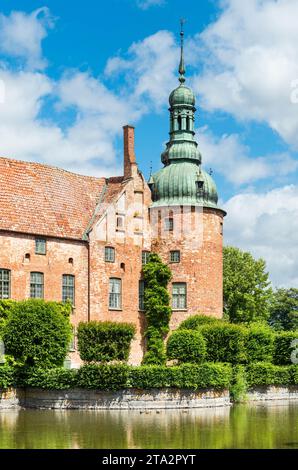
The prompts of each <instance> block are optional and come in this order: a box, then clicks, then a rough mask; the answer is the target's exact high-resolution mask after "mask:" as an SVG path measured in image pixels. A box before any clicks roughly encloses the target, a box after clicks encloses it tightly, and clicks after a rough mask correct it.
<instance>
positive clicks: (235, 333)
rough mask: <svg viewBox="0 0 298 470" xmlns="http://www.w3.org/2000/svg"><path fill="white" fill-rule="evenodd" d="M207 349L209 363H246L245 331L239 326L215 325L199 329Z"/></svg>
mask: <svg viewBox="0 0 298 470" xmlns="http://www.w3.org/2000/svg"><path fill="white" fill-rule="evenodd" d="M200 332H201V333H202V335H203V337H204V339H205V341H206V347H207V355H206V360H207V361H209V362H230V363H231V364H239V363H240V364H241V363H243V362H245V361H246V354H245V340H246V334H247V330H246V328H245V327H243V326H241V325H234V324H229V323H222V324H219V323H216V324H212V325H205V326H202V327H201V328H200Z"/></svg>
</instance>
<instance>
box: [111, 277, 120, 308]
mask: <svg viewBox="0 0 298 470" xmlns="http://www.w3.org/2000/svg"><path fill="white" fill-rule="evenodd" d="M109 287H110V289H109V308H110V309H115V310H120V309H121V305H122V302H121V279H116V278H114V277H112V278H111V279H110V286H109Z"/></svg>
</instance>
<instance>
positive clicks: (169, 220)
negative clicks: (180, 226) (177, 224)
mask: <svg viewBox="0 0 298 470" xmlns="http://www.w3.org/2000/svg"><path fill="white" fill-rule="evenodd" d="M165 230H167V232H172V231H173V230H174V219H173V217H168V218H167V219H165Z"/></svg>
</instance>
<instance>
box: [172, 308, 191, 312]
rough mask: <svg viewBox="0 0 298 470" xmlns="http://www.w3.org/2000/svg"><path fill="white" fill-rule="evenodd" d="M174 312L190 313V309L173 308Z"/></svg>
mask: <svg viewBox="0 0 298 470" xmlns="http://www.w3.org/2000/svg"><path fill="white" fill-rule="evenodd" d="M172 312H188V308H172Z"/></svg>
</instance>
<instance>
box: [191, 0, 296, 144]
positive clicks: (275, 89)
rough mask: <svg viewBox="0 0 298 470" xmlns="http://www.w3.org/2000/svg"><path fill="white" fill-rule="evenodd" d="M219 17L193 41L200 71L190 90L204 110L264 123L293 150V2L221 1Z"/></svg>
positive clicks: (294, 65) (294, 75)
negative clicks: (200, 62)
mask: <svg viewBox="0 0 298 470" xmlns="http://www.w3.org/2000/svg"><path fill="white" fill-rule="evenodd" d="M221 4H222V12H221V14H220V16H219V18H218V19H217V20H216V21H215V22H214V23H212V24H211V25H209V26H208V27H207V28H206V29H205V30H204V31H203V32H202V33H201V34H200V35H197V36H196V37H195V38H194V40H193V41H192V49H193V50H192V58H193V60H194V61H199V60H200V59H202V61H203V63H204V70H203V73H202V74H201V75H200V76H197V77H196V78H195V79H194V87H195V90H196V91H197V92H198V93H200V94H201V95H202V100H203V105H204V106H205V107H206V108H208V109H209V110H223V111H227V112H229V113H232V114H233V115H234V116H236V118H238V119H243V120H256V121H260V122H265V123H267V124H268V125H269V126H270V127H271V128H272V129H274V130H275V131H277V132H278V133H279V135H280V136H281V137H282V138H283V139H284V140H285V141H286V142H288V143H289V144H291V145H292V146H293V147H295V148H296V149H298V119H297V113H298V104H294V103H292V102H291V94H292V92H293V89H292V82H293V80H295V79H297V78H298V49H297V43H298V28H297V17H298V2H297V1H295V0H241V2H240V1H238V0H225V1H222V2H221Z"/></svg>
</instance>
